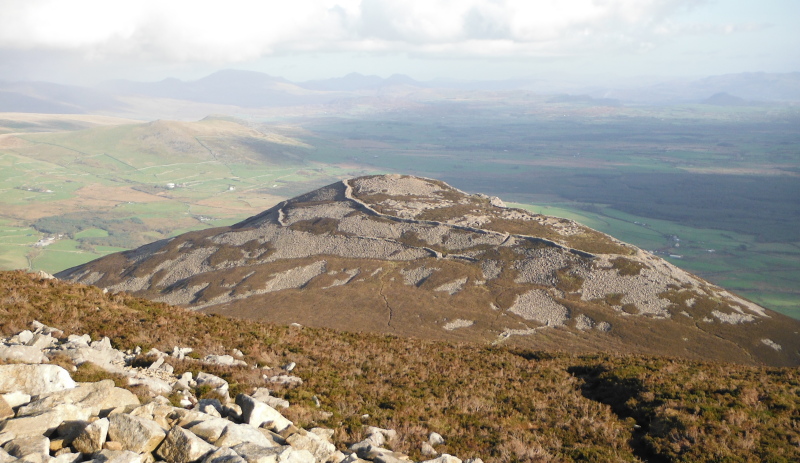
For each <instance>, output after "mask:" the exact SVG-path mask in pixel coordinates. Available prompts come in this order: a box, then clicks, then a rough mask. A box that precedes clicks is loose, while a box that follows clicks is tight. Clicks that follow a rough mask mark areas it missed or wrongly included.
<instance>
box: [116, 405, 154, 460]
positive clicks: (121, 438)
mask: <svg viewBox="0 0 800 463" xmlns="http://www.w3.org/2000/svg"><path fill="white" fill-rule="evenodd" d="M108 421H109V427H108V438H109V439H111V440H113V441H115V442H119V443H121V444H122V448H123V449H124V450H130V451H131V452H134V453H147V452H152V451H153V450H155V449H156V447H158V445H159V444H161V442H162V441H163V440H164V438H165V437H166V435H167V433H166V432H164V430H163V429H161V426H159V425H158V424H156V423H155V422H154V421H150V420H146V419H144V418H140V417H138V416H131V415H127V414H124V413H117V414H113V415H110V416H109V417H108Z"/></svg>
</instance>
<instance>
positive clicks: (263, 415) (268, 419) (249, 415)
mask: <svg viewBox="0 0 800 463" xmlns="http://www.w3.org/2000/svg"><path fill="white" fill-rule="evenodd" d="M236 404H237V405H239V406H240V407H242V419H243V420H244V421H245V422H246V423H247V424H249V425H251V426H255V427H257V428H258V427H261V426H262V425H263V426H265V427H267V428H268V429H271V430H273V431H275V432H281V431H283V430H284V429H286V428H288V427H289V426H291V425H292V422H291V421H289V420H288V419H286V418H284V416H283V415H281V414H280V412H278V411H277V410H275V409H274V408H272V407H270V406H269V405H267V404H265V403H264V402H261V401H258V400H255V399H253V398H252V397H250V396H249V395H246V394H239V395H238V396H236Z"/></svg>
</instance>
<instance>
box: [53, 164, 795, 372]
mask: <svg viewBox="0 0 800 463" xmlns="http://www.w3.org/2000/svg"><path fill="white" fill-rule="evenodd" d="M57 276H58V277H59V278H62V279H67V280H72V281H77V282H81V283H86V284H93V285H97V286H100V287H103V288H107V289H108V290H110V291H127V292H131V293H133V294H136V295H139V296H143V297H147V298H150V299H153V300H156V301H162V302H168V303H171V304H180V305H185V306H188V307H192V308H195V309H198V310H203V311H206V312H213V313H221V314H224V315H229V316H236V317H245V318H255V319H263V320H269V321H273V322H278V323H291V322H297V323H301V324H306V325H312V326H325V327H331V328H336V329H345V330H356V331H372V332H388V333H394V334H401V335H414V336H420V337H426V338H432V339H455V340H470V341H481V342H494V343H507V344H517V345H521V346H526V347H534V348H543V349H559V350H567V351H574V352H587V351H593V350H614V351H623V352H638V353H651V354H666V355H678V356H685V357H691V358H706V359H716V360H730V361H736V362H741V363H766V364H772V365H797V364H800V353H799V351H800V335H798V332H800V322H797V321H795V320H792V319H790V318H788V317H785V316H783V315H780V314H778V313H775V312H772V311H769V310H767V309H764V308H762V307H760V306H758V305H756V304H753V303H751V302H749V301H746V300H744V299H741V298H739V297H737V296H735V295H733V294H731V293H729V292H727V291H725V290H723V289H721V288H719V287H716V286H714V285H712V284H710V283H708V282H706V281H704V280H702V279H700V278H698V277H695V276H693V275H691V274H689V273H687V272H684V271H682V270H680V269H678V268H676V267H674V266H673V265H671V264H669V263H667V262H666V261H664V260H662V259H660V258H658V257H656V256H653V255H651V254H649V253H647V252H644V251H642V250H640V249H638V248H636V247H634V246H631V245H627V244H624V243H621V242H619V241H617V240H614V239H613V238H611V237H609V236H607V235H604V234H602V233H599V232H596V231H594V230H591V229H589V228H587V227H584V226H581V225H579V224H577V223H575V222H572V221H569V220H565V219H557V218H553V217H546V216H541V215H533V214H530V213H528V212H526V211H522V210H519V209H510V208H506V207H504V205H503V204H502V201H500V200H499V199H498V198H489V197H487V196H485V195H468V194H466V193H463V192H461V191H459V190H456V189H455V188H452V187H450V186H449V185H447V184H445V183H443V182H439V181H436V180H429V179H422V178H416V177H410V176H399V175H387V176H372V177H360V178H356V179H351V180H345V181H342V182H337V183H335V184H332V185H329V186H327V187H324V188H321V189H319V190H316V191H313V192H311V193H308V194H305V195H303V196H299V197H297V198H294V199H291V200H289V201H284V202H282V203H280V204H278V205H277V206H275V207H273V208H271V209H269V210H267V211H265V212H263V213H261V214H259V215H257V216H254V217H251V218H250V219H247V220H245V221H243V222H240V223H238V224H236V225H233V226H231V227H222V228H214V229H208V230H203V231H198V232H192V233H186V234H184V235H181V236H179V237H176V238H173V239H171V240H165V241H159V242H156V243H152V244H150V245H147V246H143V247H141V248H139V249H136V250H133V251H128V252H124V253H119V254H114V255H111V256H107V257H105V258H102V259H98V260H96V261H93V262H90V263H88V264H85V265H82V266H79V267H75V268H73V269H69V270H66V271H64V272H61V273H60V274H58V275H57Z"/></svg>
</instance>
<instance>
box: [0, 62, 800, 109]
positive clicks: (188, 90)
mask: <svg viewBox="0 0 800 463" xmlns="http://www.w3.org/2000/svg"><path fill="white" fill-rule="evenodd" d="M388 89H420V90H425V91H426V93H425V95H426V98H432V99H435V97H436V94H437V92H445V93H440V97H442V98H444V95H445V94H447V92H452V91H461V92H473V93H478V94H480V93H481V92H498V91H499V92H518V91H526V92H529V93H541V94H551V95H561V97H560V98H561V99H560V102H570V101H572V102H575V101H578V102H584V103H585V102H586V99H587V98H588V99H593V100H595V101H594V103H595V104H601V105H608V104H613V105H616V104H619V103H622V104H625V103H638V104H684V103H701V104H704V103H705V104H719V102H715V101H714V100H713V98H712V97H713V96H714V95H718V94H728V95H730V97H732V98H737V99H740V100H741V101H738V102H737V104H744V105H749V104H764V103H782V102H796V101H800V73H787V74H774V73H742V74H728V75H722V76H713V77H707V78H704V79H699V80H672V81H665V82H662V83H659V84H654V85H642V86H632V85H627V86H621V87H613V86H602V85H598V86H593V87H585V88H581V87H576V86H571V87H569V88H567V87H564V86H561V87H559V85H558V84H553V83H543V82H542V81H540V80H536V79H516V80H500V81H442V80H437V81H429V82H420V81H416V80H414V79H412V78H411V77H408V76H405V75H401V74H395V75H393V76H390V77H388V78H382V77H378V76H365V75H362V74H358V73H351V74H348V75H346V76H343V77H337V78H332V79H323V80H312V81H307V82H291V81H288V80H286V79H284V78H282V77H275V76H271V75H268V74H264V73H260V72H254V71H241V70H223V71H219V72H216V73H214V74H211V75H209V76H206V77H204V78H202V79H199V80H195V81H182V80H179V79H174V78H168V79H164V80H161V81H158V82H134V81H129V80H116V81H110V82H105V83H103V84H100V85H98V86H96V87H93V88H85V87H76V86H70V85H59V84H52V83H47V82H4V81H0V112H40V113H96V112H103V113H120V112H124V111H125V110H126V109H128V110H129V109H130V108H129V106H130V104H131V103H130V99H131V98H137V99H142V98H145V99H154V100H161V99H168V100H177V101H186V102H192V103H198V104H212V105H225V106H232V107H240V108H251V109H252V108H274V107H288V106H304V105H324V104H330V103H333V102H339V101H342V100H347V99H354V98H362V97H365V96H375V95H380V94H381V93H382V92H385V91H386V90H388ZM565 89H566V90H565ZM709 99H711V101H708V100H709ZM728 100H729V101H728V103H725V104H730V99H728Z"/></svg>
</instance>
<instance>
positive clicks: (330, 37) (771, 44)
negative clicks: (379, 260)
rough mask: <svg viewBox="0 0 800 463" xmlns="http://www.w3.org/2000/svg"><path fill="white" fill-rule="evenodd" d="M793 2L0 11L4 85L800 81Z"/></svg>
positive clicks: (528, 0)
mask: <svg viewBox="0 0 800 463" xmlns="http://www.w3.org/2000/svg"><path fill="white" fill-rule="evenodd" d="M798 18H800V0H759V1H753V0H291V1H286V0H282V1H272V0H262V1H253V0H225V1H224V2H223V1H207V0H156V1H154V0H114V1H110V0H69V1H66V0H0V80H4V81H20V80H40V81H49V82H56V83H65V84H74V85H87V86H88V85H94V84H96V83H99V82H102V81H105V80H111V79H122V78H125V79H132V80H140V81H157V80H161V79H164V78H167V77H176V78H180V79H183V80H194V79H198V78H201V77H203V76H205V75H208V74H210V73H212V72H214V71H216V70H220V69H246V70H254V71H259V72H264V73H267V74H271V75H275V76H282V77H285V78H287V79H290V80H293V81H305V80H312V79H324V78H330V77H340V76H343V75H345V74H348V73H350V72H358V73H361V74H366V75H379V76H382V77H388V76H390V75H392V74H405V75H408V76H411V77H412V78H415V79H417V80H423V81H425V80H433V79H447V80H502V79H519V78H550V79H553V78H562V79H568V80H572V81H576V82H577V81H584V82H589V81H592V80H595V81H596V80H603V79H605V80H615V79H616V80H625V79H628V80H636V79H642V78H650V77H655V76H667V77H690V78H692V77H703V76H709V75H721V74H728V73H738V72H762V71H763V72H798V71H800V27H797V25H796V22H797V20H798Z"/></svg>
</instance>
